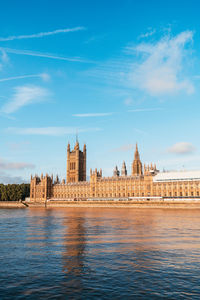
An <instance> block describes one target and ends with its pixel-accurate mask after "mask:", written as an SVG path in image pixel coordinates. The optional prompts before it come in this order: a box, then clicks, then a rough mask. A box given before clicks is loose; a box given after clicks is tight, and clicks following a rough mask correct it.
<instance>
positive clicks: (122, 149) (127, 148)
mask: <svg viewBox="0 0 200 300" xmlns="http://www.w3.org/2000/svg"><path fill="white" fill-rule="evenodd" d="M132 149H133V145H132V144H127V145H122V146H120V147H119V148H114V149H112V150H111V152H127V151H130V150H132Z"/></svg>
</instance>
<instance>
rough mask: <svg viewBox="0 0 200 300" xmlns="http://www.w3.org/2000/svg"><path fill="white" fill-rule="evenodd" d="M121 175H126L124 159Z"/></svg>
mask: <svg viewBox="0 0 200 300" xmlns="http://www.w3.org/2000/svg"><path fill="white" fill-rule="evenodd" d="M121 176H127V169H126V164H125V161H123V164H122V170H121Z"/></svg>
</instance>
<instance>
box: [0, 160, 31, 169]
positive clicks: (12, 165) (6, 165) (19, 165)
mask: <svg viewBox="0 0 200 300" xmlns="http://www.w3.org/2000/svg"><path fill="white" fill-rule="evenodd" d="M33 168H35V166H34V165H33V164H29V163H25V162H6V161H4V160H3V159H0V170H24V169H33Z"/></svg>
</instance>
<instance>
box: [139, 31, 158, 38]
mask: <svg viewBox="0 0 200 300" xmlns="http://www.w3.org/2000/svg"><path fill="white" fill-rule="evenodd" d="M155 33H156V30H155V29H149V31H148V32H146V33H143V34H141V35H140V36H139V38H141V39H144V38H148V37H150V36H152V35H153V34H155Z"/></svg>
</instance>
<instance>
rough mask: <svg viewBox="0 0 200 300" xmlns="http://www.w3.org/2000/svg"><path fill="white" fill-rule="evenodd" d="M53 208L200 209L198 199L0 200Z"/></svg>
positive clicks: (2, 205)
mask: <svg viewBox="0 0 200 300" xmlns="http://www.w3.org/2000/svg"><path fill="white" fill-rule="evenodd" d="M34 207H35V208H37V207H38V208H39V207H46V208H54V207H77V208H78V207H102V208H103V207H110V208H114V207H115V208H179V209H180V208H184V209H200V200H184V201H183V200H179V199H177V200H170V199H168V200H150V201H148V200H143V201H139V200H134V201H133V200H132V201H113V200H112V201H109V200H108V201H105V200H99V201H96V200H92V201H89V200H87V201H69V200H67V201H66V200H49V201H46V202H45V203H44V202H30V201H26V202H16V201H0V209H1V208H34Z"/></svg>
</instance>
